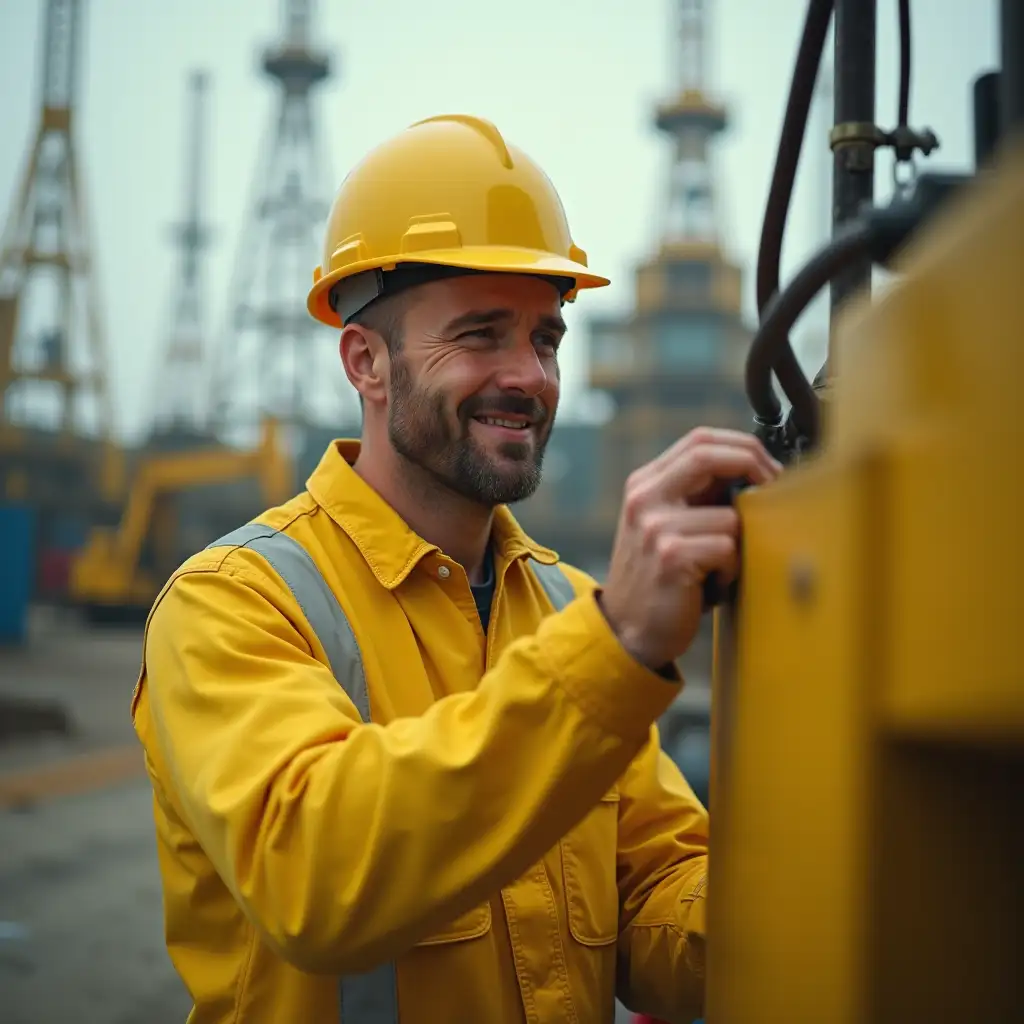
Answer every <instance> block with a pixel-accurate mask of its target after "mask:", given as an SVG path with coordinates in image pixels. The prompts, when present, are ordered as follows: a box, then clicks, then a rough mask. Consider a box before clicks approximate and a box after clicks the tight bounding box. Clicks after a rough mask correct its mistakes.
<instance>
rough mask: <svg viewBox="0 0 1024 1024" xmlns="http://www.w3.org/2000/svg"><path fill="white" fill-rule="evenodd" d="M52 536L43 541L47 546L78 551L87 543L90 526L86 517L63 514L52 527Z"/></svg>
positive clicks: (60, 549)
mask: <svg viewBox="0 0 1024 1024" xmlns="http://www.w3.org/2000/svg"><path fill="white" fill-rule="evenodd" d="M49 533H50V536H49V537H48V538H47V539H46V540H45V541H44V542H43V543H44V545H45V546H46V547H47V548H56V549H57V550H59V551H77V550H78V549H79V548H80V547H82V546H83V545H84V544H85V540H86V537H87V535H88V533H89V526H88V524H87V523H86V522H85V520H84V519H78V518H73V517H70V516H61V517H60V518H58V519H55V520H54V522H53V524H52V525H51V527H50V531H49Z"/></svg>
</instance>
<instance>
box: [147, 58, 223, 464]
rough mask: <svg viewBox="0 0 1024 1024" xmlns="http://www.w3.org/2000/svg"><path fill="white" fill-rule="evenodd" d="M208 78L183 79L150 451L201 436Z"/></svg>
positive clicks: (204, 386)
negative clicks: (178, 212) (169, 285)
mask: <svg viewBox="0 0 1024 1024" xmlns="http://www.w3.org/2000/svg"><path fill="white" fill-rule="evenodd" d="M208 93H209V76H208V75H207V74H206V72H204V71H199V70H196V71H193V72H192V73H191V74H190V75H189V79H188V98H189V103H188V116H187V123H186V133H185V134H186V145H185V175H184V180H185V192H184V203H183V209H182V217H181V220H180V221H179V223H178V224H176V225H175V226H174V228H173V239H174V244H175V248H176V249H177V255H178V265H177V273H176V275H175V279H174V284H173V290H172V293H171V314H170V318H169V321H170V329H169V332H168V337H167V343H166V349H165V351H164V355H163V359H162V361H161V364H160V374H159V379H158V386H157V393H156V395H155V400H154V406H153V408H154V414H153V428H154V429H153V433H152V435H151V437H150V447H154V446H159V447H186V446H189V445H190V444H191V443H193V442H194V441H195V440H197V439H202V438H204V434H203V430H204V427H205V419H206V412H207V410H206V398H207V381H206V357H207V354H208V353H207V333H206V332H207V318H206V295H205V284H206V274H205V256H206V251H207V248H208V247H209V243H210V228H209V226H208V225H207V223H206V220H205V218H204V213H205V211H204V202H203V192H204V188H203V184H204V181H205V177H206V172H207V159H208V156H207V148H206V121H207V106H208Z"/></svg>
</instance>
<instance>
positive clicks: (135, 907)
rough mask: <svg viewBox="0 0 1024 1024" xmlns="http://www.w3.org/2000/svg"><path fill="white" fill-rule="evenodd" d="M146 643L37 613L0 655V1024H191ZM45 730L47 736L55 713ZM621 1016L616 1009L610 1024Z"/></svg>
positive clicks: (136, 636) (137, 634)
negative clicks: (147, 714)
mask: <svg viewBox="0 0 1024 1024" xmlns="http://www.w3.org/2000/svg"><path fill="white" fill-rule="evenodd" d="M141 642H142V636H141V631H139V630H120V631H110V630H103V631H90V630H87V629H85V628H84V627H83V626H82V625H81V624H80V623H78V621H77V620H76V619H75V618H73V617H71V616H69V615H65V614H55V613H40V614H38V615H36V616H35V617H34V619H33V623H32V631H31V640H30V643H29V645H28V646H27V647H26V648H24V649H20V650H3V649H0V726H2V728H0V1020H2V1021H3V1022H4V1024H65V1022H71V1021H74V1024H137V1022H142V1021H145V1022H146V1024H184V1021H185V1020H186V1018H187V1016H188V1012H189V1009H190V1006H191V1003H190V1000H189V999H188V996H187V993H186V992H185V991H184V989H183V986H182V985H181V983H180V981H179V979H178V977H177V975H176V974H175V973H174V970H173V968H172V967H171V964H170V961H169V959H168V957H167V952H166V949H165V947H164V943H163V919H162V908H161V894H160V879H159V875H158V872H157V865H156V849H155V842H154V837H153V828H152V811H151V804H150V800H151V797H150V790H149V784H148V781H147V780H146V777H145V773H144V769H143V766H142V758H141V751H140V748H139V746H138V743H137V741H136V739H135V734H134V731H133V730H132V726H131V719H130V717H129V703H130V700H131V693H132V689H133V687H134V685H135V679H136V675H137V672H138V667H139V658H140V653H141ZM15 706H19V707H26V708H30V709H31V708H36V707H44V708H47V709H49V710H51V711H52V710H53V709H58V710H59V711H60V712H61V714H60V715H58V719H63V720H64V722H66V724H67V726H68V730H67V731H60V730H58V731H56V732H42V733H39V732H37V733H34V734H32V735H22V736H13V737H12V735H11V733H12V732H16V731H17V729H19V728H21V727H22V726H21V725H18V724H16V723H14V721H13V718H12V714H11V711H10V709H11V707H15ZM5 716H6V717H5ZM24 720H25V721H36V720H35V719H32V718H31V716H29V717H27V718H25V719H24ZM20 721H21V719H19V722H20ZM39 721H42V722H43V723H44V725H48V726H49V727H51V728H53V727H54V721H53V716H52V715H50V716H43V718H42V719H40V720H39ZM36 724H37V725H38V721H36ZM628 1020H629V1015H628V1014H627V1013H626V1012H625V1010H624V1009H623V1008H621V1007H620V1008H619V1013H618V1015H617V1017H616V1022H617V1024H620V1022H622V1024H625V1022H626V1021H628Z"/></svg>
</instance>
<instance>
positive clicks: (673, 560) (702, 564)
mask: <svg viewBox="0 0 1024 1024" xmlns="http://www.w3.org/2000/svg"><path fill="white" fill-rule="evenodd" d="M659 554H660V555H661V566H662V570H663V571H664V572H667V573H671V572H688V573H691V574H692V575H693V576H694V582H695V583H698V582H703V580H704V578H705V577H706V576H708V575H709V574H710V573H713V572H715V573H719V574H720V576H721V578H722V580H723V582H726V583H728V582H731V581H732V580H734V579H735V578H736V576H737V573H738V572H739V551H738V549H737V546H736V541H735V539H734V538H733V537H731V536H729V535H728V534H725V533H699V534H685V533H676V534H665V535H663V537H662V538H661V543H660V551H659Z"/></svg>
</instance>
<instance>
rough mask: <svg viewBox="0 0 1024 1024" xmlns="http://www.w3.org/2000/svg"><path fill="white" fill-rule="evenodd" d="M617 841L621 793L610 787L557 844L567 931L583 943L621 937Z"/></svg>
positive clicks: (593, 943) (594, 943) (605, 941)
mask: <svg viewBox="0 0 1024 1024" xmlns="http://www.w3.org/2000/svg"><path fill="white" fill-rule="evenodd" d="M618 844H619V791H618V789H612V790H610V791H609V792H608V793H606V794H605V795H604V796H603V797H602V798H601V801H600V803H599V804H598V805H597V806H596V807H595V808H594V809H593V810H592V811H591V812H590V814H588V815H587V816H586V817H585V818H584V819H583V821H581V822H580V823H579V825H577V826H576V827H575V828H574V829H573V830H572V831H571V832H569V833H568V834H567V835H566V836H565V837H564V838H563V839H562V841H561V844H560V845H561V849H562V874H563V880H564V884H565V902H566V909H567V911H568V918H569V931H570V933H571V934H572V937H573V938H574V939H575V940H576V941H577V942H579V943H581V944H582V945H584V946H606V945H608V944H609V943H612V942H615V941H616V939H618V937H619V890H618V886H617V885H616V881H615V866H616V854H617V851H618Z"/></svg>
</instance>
